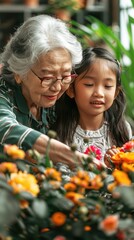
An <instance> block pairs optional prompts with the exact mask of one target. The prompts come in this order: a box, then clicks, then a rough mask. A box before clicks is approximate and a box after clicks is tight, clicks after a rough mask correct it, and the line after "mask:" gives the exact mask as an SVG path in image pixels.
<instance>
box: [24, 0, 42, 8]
mask: <svg viewBox="0 0 134 240" xmlns="http://www.w3.org/2000/svg"><path fill="white" fill-rule="evenodd" d="M24 4H25V5H27V6H30V7H34V6H38V5H39V0H24Z"/></svg>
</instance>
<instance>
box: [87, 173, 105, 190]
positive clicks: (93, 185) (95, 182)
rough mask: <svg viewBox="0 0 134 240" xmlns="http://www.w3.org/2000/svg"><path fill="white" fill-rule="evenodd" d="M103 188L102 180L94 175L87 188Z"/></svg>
mask: <svg viewBox="0 0 134 240" xmlns="http://www.w3.org/2000/svg"><path fill="white" fill-rule="evenodd" d="M102 186H103V182H102V178H101V176H100V175H96V176H95V177H94V178H93V179H92V180H91V186H89V187H88V188H89V189H96V190H98V189H100V188H101V187H102Z"/></svg>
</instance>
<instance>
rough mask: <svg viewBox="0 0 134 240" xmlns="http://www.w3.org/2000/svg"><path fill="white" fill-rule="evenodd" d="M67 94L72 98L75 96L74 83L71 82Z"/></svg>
mask: <svg viewBox="0 0 134 240" xmlns="http://www.w3.org/2000/svg"><path fill="white" fill-rule="evenodd" d="M66 94H67V95H68V96H69V97H70V98H74V85H73V84H71V85H70V86H69V88H68V89H67V91H66Z"/></svg>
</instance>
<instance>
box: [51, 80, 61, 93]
mask: <svg viewBox="0 0 134 240" xmlns="http://www.w3.org/2000/svg"><path fill="white" fill-rule="evenodd" d="M61 88H62V83H61V80H60V79H59V81H58V80H57V81H55V82H54V83H53V84H52V86H51V87H50V89H51V90H53V91H60V90H61Z"/></svg>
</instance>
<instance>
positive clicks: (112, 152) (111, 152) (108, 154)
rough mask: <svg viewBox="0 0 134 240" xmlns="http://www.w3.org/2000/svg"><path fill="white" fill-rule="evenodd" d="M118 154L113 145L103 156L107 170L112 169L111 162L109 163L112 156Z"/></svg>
mask: <svg viewBox="0 0 134 240" xmlns="http://www.w3.org/2000/svg"><path fill="white" fill-rule="evenodd" d="M118 152H119V149H118V148H117V147H116V146H115V145H113V146H112V147H111V148H109V149H108V150H107V151H106V153H105V156H104V163H105V164H106V166H107V167H108V168H112V167H113V165H112V162H111V158H112V156H113V155H115V154H116V153H118Z"/></svg>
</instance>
